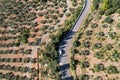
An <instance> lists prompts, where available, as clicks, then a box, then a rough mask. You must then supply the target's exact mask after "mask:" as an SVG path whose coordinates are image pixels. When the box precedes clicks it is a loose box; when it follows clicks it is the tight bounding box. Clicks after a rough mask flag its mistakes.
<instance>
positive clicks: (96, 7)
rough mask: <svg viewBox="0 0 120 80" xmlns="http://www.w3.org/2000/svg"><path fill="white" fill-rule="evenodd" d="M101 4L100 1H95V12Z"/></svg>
mask: <svg viewBox="0 0 120 80" xmlns="http://www.w3.org/2000/svg"><path fill="white" fill-rule="evenodd" d="M99 3H100V0H94V1H93V10H96V9H98V8H99Z"/></svg>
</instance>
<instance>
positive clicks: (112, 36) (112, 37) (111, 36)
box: [109, 32, 117, 39]
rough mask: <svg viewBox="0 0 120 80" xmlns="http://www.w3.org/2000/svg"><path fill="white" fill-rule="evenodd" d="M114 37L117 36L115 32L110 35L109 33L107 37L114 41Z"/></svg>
mask: <svg viewBox="0 0 120 80" xmlns="http://www.w3.org/2000/svg"><path fill="white" fill-rule="evenodd" d="M116 35H117V33H116V32H111V33H109V37H110V38H111V39H115V37H116Z"/></svg>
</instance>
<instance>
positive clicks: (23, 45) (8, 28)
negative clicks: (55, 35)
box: [0, 0, 81, 80]
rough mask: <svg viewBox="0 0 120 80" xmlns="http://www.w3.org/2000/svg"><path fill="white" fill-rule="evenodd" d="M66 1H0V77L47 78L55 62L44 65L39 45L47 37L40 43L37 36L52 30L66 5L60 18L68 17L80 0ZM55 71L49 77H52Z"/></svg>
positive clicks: (19, 78)
mask: <svg viewBox="0 0 120 80" xmlns="http://www.w3.org/2000/svg"><path fill="white" fill-rule="evenodd" d="M66 1H67V0H48V1H47V0H40V1H39V0H0V79H5V80H46V79H45V78H47V77H50V74H48V73H49V72H50V69H52V70H53V71H54V67H55V65H54V66H51V65H50V64H54V63H50V62H51V61H49V64H46V60H43V55H42V52H41V49H40V48H43V50H44V47H40V44H41V45H46V44H45V43H47V41H48V40H49V36H47V38H46V39H45V41H44V42H45V43H41V39H42V38H44V36H45V35H46V34H51V33H52V32H53V31H54V29H55V25H56V24H58V23H59V22H60V21H61V20H62V17H63V16H64V14H65V12H66V11H67V8H68V13H66V14H65V16H66V17H65V18H63V19H66V18H67V17H70V16H72V13H73V12H74V11H75V9H76V8H77V7H78V5H80V3H81V0H77V1H74V0H69V4H70V5H69V6H68V5H67V2H66ZM50 51H51V49H50ZM38 53H39V54H38ZM44 59H45V58H44ZM56 61H57V60H56ZM55 64H56V63H55ZM48 65H49V66H48ZM55 74H56V73H54V74H52V75H53V76H52V77H50V78H55V79H56V78H57V77H56V76H55ZM42 77H45V78H43V79H42ZM58 77H59V76H58ZM47 80H48V79H47Z"/></svg>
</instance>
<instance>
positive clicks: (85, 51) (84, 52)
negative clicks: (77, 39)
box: [82, 50, 90, 55]
mask: <svg viewBox="0 0 120 80" xmlns="http://www.w3.org/2000/svg"><path fill="white" fill-rule="evenodd" d="M82 55H90V51H89V50H84V51H82Z"/></svg>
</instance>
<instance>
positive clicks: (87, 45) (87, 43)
mask: <svg viewBox="0 0 120 80" xmlns="http://www.w3.org/2000/svg"><path fill="white" fill-rule="evenodd" d="M82 45H83V47H85V48H89V47H90V45H91V43H90V41H84V42H83V44H82Z"/></svg>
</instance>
